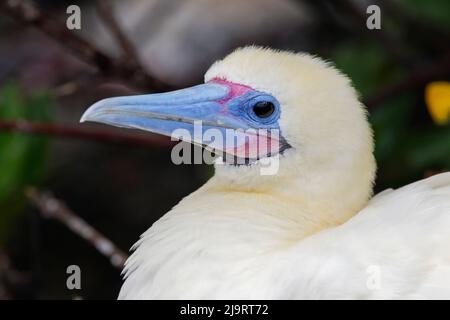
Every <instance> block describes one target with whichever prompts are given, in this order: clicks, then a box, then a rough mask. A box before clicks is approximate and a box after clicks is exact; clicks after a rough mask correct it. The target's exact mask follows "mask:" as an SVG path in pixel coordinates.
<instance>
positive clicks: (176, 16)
mask: <svg viewBox="0 0 450 320" xmlns="http://www.w3.org/2000/svg"><path fill="white" fill-rule="evenodd" d="M2 2H3V3H2V4H0V10H1V11H0V57H1V59H0V299H17V298H19V299H76V298H82V299H114V298H116V297H117V294H118V291H119V288H120V286H121V277H120V268H117V267H115V266H114V265H112V264H111V263H110V259H109V258H108V257H105V256H104V255H102V254H101V253H99V252H98V250H97V248H96V247H95V245H93V243H94V244H95V243H96V244H97V245H98V239H97V238H96V239H93V240H92V239H91V241H92V242H93V243H91V242H89V241H86V240H84V239H82V238H81V237H80V234H79V232H78V233H77V231H75V232H74V231H72V230H70V229H69V228H68V227H67V224H69V225H70V221H69V223H68V220H67V215H65V214H66V213H67V212H66V211H67V210H66V208H65V207H63V208H62V209H61V206H63V205H62V204H61V203H65V206H67V208H70V210H71V212H73V213H74V214H76V215H77V216H78V217H80V218H82V219H84V220H85V221H86V222H87V223H89V225H91V226H92V227H93V228H95V229H97V230H98V231H100V232H101V233H103V234H104V235H105V237H107V238H109V239H111V240H112V242H114V243H115V244H116V245H117V247H118V248H119V249H121V250H123V251H124V252H127V251H128V249H129V248H130V247H131V245H132V244H133V243H134V242H135V241H136V240H137V239H138V237H139V235H140V234H141V233H142V232H144V231H145V230H146V229H147V228H148V227H149V226H150V225H151V224H152V223H153V222H154V221H155V220H156V219H158V218H159V217H161V216H162V215H163V214H164V213H165V212H167V211H168V210H169V209H170V208H171V207H172V206H173V205H175V204H176V203H177V202H178V201H179V200H180V199H181V198H182V197H184V196H186V195H188V194H189V193H191V192H192V191H194V190H195V189H196V188H198V187H199V186H200V185H202V184H203V183H204V182H205V181H206V180H207V179H208V177H209V176H210V175H211V174H212V168H210V167H208V166H206V165H181V166H177V165H174V164H173V163H172V162H171V160H170V150H171V149H170V147H171V143H170V141H169V140H168V139H166V138H162V137H157V136H153V135H150V134H142V133H138V132H129V131H127V132H123V130H118V129H113V128H106V127H104V126H100V125H97V126H96V125H85V124H83V125H79V124H78V121H79V118H80V116H81V114H82V113H83V111H84V110H85V109H86V108H87V107H88V106H89V105H90V104H92V103H93V102H95V101H97V100H99V99H101V98H104V97H107V96H113V95H124V94H131V93H137V92H156V91H165V90H171V89H175V88H179V87H184V86H188V85H191V84H194V83H199V82H202V76H203V74H204V72H205V71H206V70H207V68H208V67H209V65H210V64H211V63H212V62H214V61H215V60H216V59H219V58H221V57H223V56H224V55H225V54H227V53H229V52H230V51H231V50H233V48H236V47H239V46H242V45H246V44H259V45H267V46H271V47H274V48H280V49H290V50H295V51H307V52H310V53H313V54H317V55H319V56H321V57H323V58H325V59H327V60H331V61H333V62H334V63H335V64H336V65H337V66H338V67H339V68H340V69H342V70H343V71H344V72H345V73H347V74H348V75H349V76H350V77H351V78H352V80H353V82H354V85H355V87H356V88H357V89H358V91H359V92H360V94H361V99H362V100H363V101H364V102H365V103H366V105H367V106H368V109H369V112H370V121H371V123H372V125H373V128H374V131H375V138H376V158H377V161H378V165H379V170H378V178H377V185H376V191H380V190H382V189H385V188H387V187H398V186H401V185H403V184H405V183H409V182H412V181H414V180H417V179H420V178H423V177H425V176H428V175H431V174H433V173H436V172H440V171H448V170H449V169H450V126H449V125H448V124H445V123H444V124H442V125H438V124H437V123H436V122H435V121H433V119H432V117H431V115H430V113H429V112H428V108H429V107H430V106H429V105H428V106H427V103H426V100H425V88H426V87H427V86H428V85H429V84H430V83H433V82H435V81H450V45H449V44H450V1H448V0H433V1H426V0H397V1H394V0H392V1H387V0H386V1H364V0H361V1H358V0H345V1H344V0H336V1H331V0H330V1H328V0H315V1H313V0H310V1H308V0H246V1H238V0H148V1H144V0H132V1H119V0H116V1H112V0H111V1H75V0H73V1H20V0H11V1H6V0H4V1H2ZM72 4H76V5H78V6H79V7H80V8H81V30H68V29H67V28H66V19H67V18H68V17H69V14H67V13H66V9H67V7H68V6H69V5H72ZM371 4H377V5H378V6H379V7H380V8H381V29H380V30H368V28H367V27H366V19H367V18H368V17H369V14H367V13H366V9H367V7H368V6H369V5H371ZM449 101H450V100H449ZM449 104H450V102H449ZM30 187H33V188H34V189H30ZM30 190H31V191H30ZM46 191H50V192H51V193H52V194H51V195H48V194H45V193H42V192H46ZM27 195H28V196H27ZM56 199H59V200H56ZM55 201H61V203H60V202H55ZM55 203H56V209H55ZM52 210H53V211H52ZM55 212H56V213H55ZM61 212H62V214H61ZM55 218H56V219H55ZM64 219H65V220H64ZM76 221H77V220H76ZM76 221H75V222H76ZM72 222H73V221H72ZM75 229H76V228H75ZM96 241H97V242H96ZM69 265H78V266H80V268H81V273H82V281H81V285H82V287H81V289H80V290H68V289H67V287H66V279H67V277H68V274H67V273H66V268H67V266H69ZM181 267H182V266H181Z"/></svg>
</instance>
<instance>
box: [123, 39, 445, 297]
mask: <svg viewBox="0 0 450 320" xmlns="http://www.w3.org/2000/svg"><path fill="white" fill-rule="evenodd" d="M214 77H221V78H225V79H227V80H229V81H233V82H239V83H242V84H246V85H249V86H252V87H253V88H256V89H258V90H262V91H266V92H269V93H272V94H274V95H275V96H276V97H277V99H278V100H279V101H280V103H281V106H282V113H281V119H280V124H281V129H282V132H283V135H284V136H285V137H286V138H287V139H288V142H289V143H290V144H291V145H292V146H293V148H292V149H289V150H288V151H287V152H285V153H284V154H283V156H282V157H281V159H280V171H279V173H278V174H277V175H275V176H261V175H259V168H258V165H252V166H240V167H234V166H228V165H222V166H220V165H216V174H215V176H214V177H213V178H212V179H211V180H210V181H209V182H208V183H206V184H205V185H204V186H203V187H202V188H200V189H199V190H197V191H196V192H194V193H193V194H191V195H190V196H188V197H186V198H185V199H183V200H182V201H181V202H180V203H179V204H178V205H177V206H176V207H174V208H173V209H172V210H171V211H170V212H168V213H167V214H166V215H165V216H164V217H163V218H161V219H160V220H159V221H157V222H156V223H155V224H154V225H153V226H152V227H151V228H150V229H149V230H148V231H147V232H145V233H144V234H143V235H142V237H141V239H140V240H139V242H138V243H137V244H136V245H135V247H134V248H135V249H136V250H135V252H134V253H133V254H132V255H131V257H130V259H129V260H128V261H127V264H126V267H125V278H126V279H125V283H124V285H123V287H122V290H121V292H120V296H119V298H121V299H154V298H155V299H181V298H183V299H228V298H232V299H299V298H306V299H324V298H330V299H353V298H367V299H379V298H415V299H421V298H450V248H449V247H450V173H445V174H440V175H436V176H434V177H431V178H428V179H426V180H422V181H419V182H416V183H413V184H410V185H408V186H405V187H403V188H400V189H398V190H391V189H389V190H386V191H385V192H382V193H381V194H379V195H377V196H375V197H374V198H372V199H371V200H369V198H370V195H371V193H372V181H373V179H374V176H375V162H374V158H373V154H372V150H373V142H372V135H371V130H370V127H369V124H368V122H367V119H366V112H365V110H364V108H363V106H362V105H361V104H360V103H359V101H358V99H357V95H356V93H355V91H354V89H353V88H352V87H351V85H350V82H349V81H348V79H347V78H346V77H345V76H344V75H342V74H341V73H339V72H338V71H337V70H336V69H334V68H333V67H331V66H329V65H328V64H326V63H324V62H322V61H321V60H319V59H317V58H312V57H310V56H307V55H303V54H302V55H298V54H292V53H286V52H276V51H272V50H268V49H261V48H255V47H251V48H245V49H241V50H238V51H236V52H234V53H232V54H231V55H229V56H228V57H226V58H225V59H224V60H222V61H220V62H218V63H216V64H214V65H213V66H212V67H211V69H210V70H209V71H208V73H207V75H206V80H208V79H211V78H214Z"/></svg>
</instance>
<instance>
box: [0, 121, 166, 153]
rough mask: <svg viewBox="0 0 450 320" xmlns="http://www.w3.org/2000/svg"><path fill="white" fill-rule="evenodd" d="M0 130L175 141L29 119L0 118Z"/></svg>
mask: <svg viewBox="0 0 450 320" xmlns="http://www.w3.org/2000/svg"><path fill="white" fill-rule="evenodd" d="M0 131H6V132H20V133H27V134H43V135H50V136H56V137H67V138H75V139H87V140H90V141H100V142H112V143H120V144H127V145H137V146H147V147H148V146H151V147H155V146H157V147H170V146H173V142H172V141H170V139H167V138H165V137H161V136H157V135H132V134H126V133H120V132H114V131H112V130H109V129H108V130H106V129H96V128H89V127H72V126H66V125H58V124H51V123H36V122H29V121H24V120H20V121H4V120H0Z"/></svg>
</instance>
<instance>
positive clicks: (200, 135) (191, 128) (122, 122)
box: [80, 82, 278, 158]
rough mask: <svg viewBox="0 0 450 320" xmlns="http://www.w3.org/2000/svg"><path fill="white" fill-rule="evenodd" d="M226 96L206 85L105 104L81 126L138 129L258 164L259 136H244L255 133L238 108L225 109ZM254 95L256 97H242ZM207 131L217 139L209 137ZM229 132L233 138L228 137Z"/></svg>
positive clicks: (97, 106) (92, 111)
mask: <svg viewBox="0 0 450 320" xmlns="http://www.w3.org/2000/svg"><path fill="white" fill-rule="evenodd" d="M231 90H232V89H230V87H229V86H227V85H224V84H222V83H216V82H210V83H206V84H202V85H198V86H194V87H191V88H187V89H182V90H177V91H172V92H167V93H158V94H149V95H137V96H127V97H115V98H108V99H104V100H101V101H99V102H97V103H95V104H94V105H92V106H91V107H90V108H89V109H88V110H87V111H86V112H85V113H84V115H83V116H82V118H81V120H80V121H81V122H85V121H91V122H99V123H104V124H109V125H113V126H117V127H123V128H133V129H141V130H145V131H150V132H154V133H158V134H162V135H166V136H172V137H173V138H175V139H179V140H184V141H188V142H191V143H195V144H198V145H202V146H204V147H206V148H207V149H209V150H215V151H217V150H220V151H222V152H225V153H229V154H233V155H234V156H237V157H243V158H259V157H260V156H262V155H265V154H267V153H268V152H267V151H264V150H261V148H258V143H259V142H260V140H261V139H260V138H261V135H259V134H257V133H255V134H252V133H248V131H249V129H258V127H256V126H255V124H254V123H252V122H249V121H248V120H246V118H245V117H243V116H242V115H241V114H240V113H239V112H240V111H239V110H240V109H241V107H239V105H240V104H239V103H238V104H236V108H234V109H233V107H231V106H230V104H227V103H225V101H227V99H229V98H230V96H232V92H230V91H231ZM255 94H259V93H257V92H256V93H255V91H252V90H250V91H248V92H247V93H246V95H255ZM244 98H245V97H244ZM237 100H239V99H237ZM236 110H238V111H239V112H237V111H236ZM212 129H213V131H214V132H215V133H219V136H220V138H217V135H215V134H211V131H208V130H212ZM230 129H231V130H232V131H233V133H234V136H233V137H232V138H229V135H228V134H229V130H230ZM227 135H228V136H227ZM211 136H213V137H211ZM205 137H207V139H206V140H207V141H205ZM265 140H267V138H266V139H265ZM265 140H264V141H265ZM272 140H273V141H275V142H276V143H278V141H277V140H274V139H272ZM272 140H271V141H272ZM264 143H265V142H264ZM271 143H272V144H273V142H271ZM275 149H278V145H277V146H275V147H273V148H272V150H275ZM249 150H250V151H249ZM250 153H252V154H250Z"/></svg>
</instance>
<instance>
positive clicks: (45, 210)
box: [26, 188, 128, 269]
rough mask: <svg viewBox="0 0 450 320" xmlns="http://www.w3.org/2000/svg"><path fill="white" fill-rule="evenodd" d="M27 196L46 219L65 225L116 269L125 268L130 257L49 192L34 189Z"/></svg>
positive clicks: (27, 192)
mask: <svg viewBox="0 0 450 320" xmlns="http://www.w3.org/2000/svg"><path fill="white" fill-rule="evenodd" d="M26 195H27V197H28V198H29V199H30V201H31V203H32V204H33V205H34V206H35V207H37V208H38V209H39V212H40V213H41V215H42V216H43V217H44V218H46V219H55V220H58V221H59V222H61V223H63V224H64V225H65V226H66V227H68V228H69V229H70V230H72V231H73V232H74V233H75V234H76V235H78V236H80V237H81V238H83V239H84V240H86V241H87V242H89V243H90V244H92V245H93V246H94V247H95V248H96V249H97V251H99V252H100V253H101V254H102V255H104V256H105V257H107V258H109V260H110V262H111V264H112V265H113V266H114V267H116V268H119V269H122V268H123V265H124V263H125V261H126V260H127V259H128V255H127V254H126V253H125V252H123V251H122V250H121V249H119V248H118V247H117V246H116V245H115V244H114V243H113V242H112V241H111V240H109V239H108V238H106V237H105V236H104V235H103V234H101V233H100V232H99V231H97V230H96V229H94V228H93V227H92V226H90V225H89V224H88V223H87V222H86V221H84V220H83V219H81V218H80V217H79V216H77V215H76V214H75V213H74V212H73V211H71V210H70V209H69V208H68V207H67V206H66V205H65V204H64V203H63V202H62V201H60V200H58V199H56V198H55V197H54V196H53V195H52V194H51V193H49V192H39V191H37V190H36V189H34V188H28V189H27V190H26Z"/></svg>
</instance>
